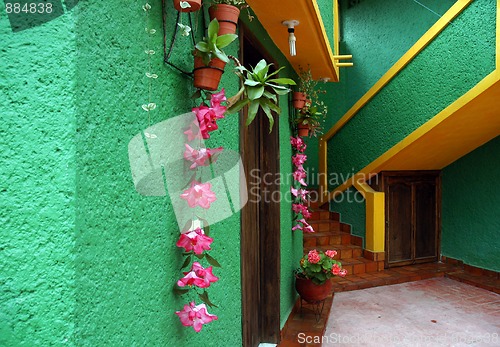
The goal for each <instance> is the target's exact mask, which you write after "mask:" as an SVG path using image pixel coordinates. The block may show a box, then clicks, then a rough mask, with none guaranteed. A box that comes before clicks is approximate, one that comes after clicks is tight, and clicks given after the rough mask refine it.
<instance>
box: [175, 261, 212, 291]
mask: <svg viewBox="0 0 500 347" xmlns="http://www.w3.org/2000/svg"><path fill="white" fill-rule="evenodd" d="M184 275H185V276H184V277H183V278H181V279H180V280H179V281H177V285H178V286H179V287H184V286H197V287H200V288H208V287H210V284H211V283H213V282H217V281H218V280H219V278H218V277H216V276H214V274H213V273H212V267H211V266H209V267H207V268H206V269H205V268H204V267H203V266H201V264H200V263H198V262H197V261H195V262H194V263H193V265H192V266H191V271H188V272H184Z"/></svg>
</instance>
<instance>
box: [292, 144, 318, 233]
mask: <svg viewBox="0 0 500 347" xmlns="http://www.w3.org/2000/svg"><path fill="white" fill-rule="evenodd" d="M290 143H291V145H292V148H293V149H294V150H295V152H296V153H295V154H294V155H293V156H292V163H293V165H294V166H295V171H294V172H293V174H292V176H293V179H294V184H293V185H292V187H291V193H292V196H293V197H294V199H295V201H294V203H293V204H292V210H293V212H294V213H295V218H294V221H295V222H296V224H295V226H294V227H293V228H292V230H302V231H303V232H306V233H313V232H314V229H313V227H312V226H311V225H310V224H309V223H308V222H307V219H308V218H311V212H310V211H309V209H308V207H307V205H306V204H307V202H308V198H309V191H308V190H306V189H305V188H304V187H306V186H307V183H306V182H305V178H306V177H307V174H306V171H305V170H304V163H305V162H306V160H307V155H305V154H304V152H305V150H306V148H307V145H306V144H305V143H304V140H303V139H302V138H301V137H300V136H297V137H291V138H290ZM300 217H302V218H300Z"/></svg>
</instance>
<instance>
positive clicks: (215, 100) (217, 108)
mask: <svg viewBox="0 0 500 347" xmlns="http://www.w3.org/2000/svg"><path fill="white" fill-rule="evenodd" d="M226 100H227V98H226V95H225V91H224V88H222V89H221V90H220V92H218V93H215V94H212V96H211V98H210V107H212V109H213V110H214V112H215V115H216V117H217V118H224V113H226V111H227V107H226V106H223V105H221V103H222V102H224V101H226Z"/></svg>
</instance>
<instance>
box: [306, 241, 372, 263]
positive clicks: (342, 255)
mask: <svg viewBox="0 0 500 347" xmlns="http://www.w3.org/2000/svg"><path fill="white" fill-rule="evenodd" d="M313 249H316V250H318V251H323V252H325V251H327V250H329V249H332V250H335V251H337V255H336V256H335V258H334V259H337V260H340V261H343V260H344V259H350V258H358V257H362V255H363V249H362V248H361V247H360V246H356V245H353V244H347V245H338V244H336V245H326V246H320V245H317V246H312V247H311V246H308V247H304V253H308V252H309V251H311V250H313ZM367 260H368V261H370V260H369V259H367Z"/></svg>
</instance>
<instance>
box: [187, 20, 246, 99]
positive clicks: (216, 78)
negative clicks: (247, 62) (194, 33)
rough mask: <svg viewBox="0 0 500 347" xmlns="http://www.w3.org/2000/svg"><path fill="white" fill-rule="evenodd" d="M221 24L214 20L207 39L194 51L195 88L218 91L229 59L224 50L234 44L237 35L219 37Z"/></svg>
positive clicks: (199, 43) (209, 27) (197, 45)
mask: <svg viewBox="0 0 500 347" xmlns="http://www.w3.org/2000/svg"><path fill="white" fill-rule="evenodd" d="M218 32H219V22H218V21H217V19H214V20H212V21H211V22H210V24H209V25H208V34H207V37H204V38H203V40H201V41H200V42H198V43H197V44H196V46H195V51H194V70H193V75H194V82H193V84H194V86H195V87H196V88H200V89H205V90H217V88H218V86H219V82H220V79H221V77H222V74H223V73H224V67H225V66H226V63H227V62H228V61H229V58H228V57H227V55H226V54H225V53H224V51H223V50H222V48H224V47H226V46H227V45H229V44H230V43H231V42H233V41H234V40H235V39H236V38H237V37H238V36H237V35H235V34H226V35H218Z"/></svg>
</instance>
